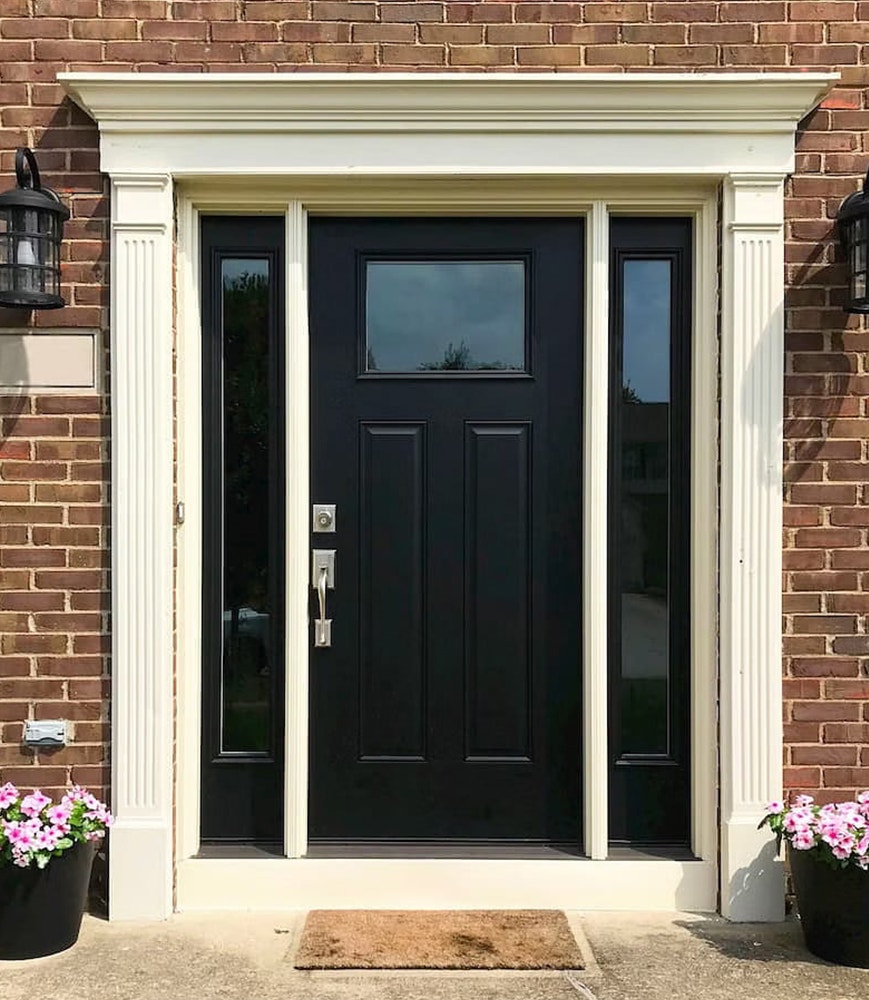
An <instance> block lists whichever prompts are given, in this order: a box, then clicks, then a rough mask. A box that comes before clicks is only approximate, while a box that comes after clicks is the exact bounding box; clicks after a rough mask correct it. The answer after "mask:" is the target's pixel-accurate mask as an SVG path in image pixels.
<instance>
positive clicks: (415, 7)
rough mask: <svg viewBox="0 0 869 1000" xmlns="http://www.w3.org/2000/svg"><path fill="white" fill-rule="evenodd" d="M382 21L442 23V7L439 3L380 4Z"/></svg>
mask: <svg viewBox="0 0 869 1000" xmlns="http://www.w3.org/2000/svg"><path fill="white" fill-rule="evenodd" d="M380 19H381V20H382V21H409V22H410V23H411V24H419V23H422V22H423V21H443V20H444V7H443V4H441V3H425V2H422V3H420V2H417V3H381V4H380Z"/></svg>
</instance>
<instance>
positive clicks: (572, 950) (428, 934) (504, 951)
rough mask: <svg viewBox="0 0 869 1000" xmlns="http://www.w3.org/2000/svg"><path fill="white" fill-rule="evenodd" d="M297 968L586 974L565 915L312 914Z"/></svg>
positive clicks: (452, 912) (494, 912)
mask: <svg viewBox="0 0 869 1000" xmlns="http://www.w3.org/2000/svg"><path fill="white" fill-rule="evenodd" d="M295 966H296V968H297V969H581V968H582V956H581V955H580V951H579V948H578V947H577V944H576V941H575V940H574V937H573V934H571V932H570V927H569V926H568V924H567V918H566V917H565V916H564V914H563V913H562V912H561V911H560V910H312V911H311V913H309V914H308V919H307V920H306V921H305V927H304V930H303V931H302V937H301V941H300V943H299V949H298V952H297V954H296V960H295Z"/></svg>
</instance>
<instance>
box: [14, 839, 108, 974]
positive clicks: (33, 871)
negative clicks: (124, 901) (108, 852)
mask: <svg viewBox="0 0 869 1000" xmlns="http://www.w3.org/2000/svg"><path fill="white" fill-rule="evenodd" d="M94 854H95V851H94V845H93V844H83V843H78V844H76V845H75V846H74V847H71V848H69V850H67V851H64V852H63V853H62V854H60V855H58V856H57V857H54V858H52V859H51V860H50V861H49V862H48V864H47V865H46V867H45V868H41V869H40V868H36V867H29V868H17V867H15V866H14V865H3V866H2V867H0V959H6V960H10V959H21V958H40V957H41V956H43V955H53V954H55V953H56V952H58V951H64V950H65V949H67V948H70V947H72V945H74V944H75V942H76V941H77V940H78V932H79V929H80V928H81V918H82V914H83V913H84V908H85V903H86V902H87V892H88V882H89V881H90V875H91V867H92V866H93V861H94Z"/></svg>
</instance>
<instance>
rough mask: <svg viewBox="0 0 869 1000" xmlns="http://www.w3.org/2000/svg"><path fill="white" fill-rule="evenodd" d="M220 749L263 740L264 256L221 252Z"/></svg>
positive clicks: (266, 739)
mask: <svg viewBox="0 0 869 1000" xmlns="http://www.w3.org/2000/svg"><path fill="white" fill-rule="evenodd" d="M221 277H222V287H223V448H224V451H223V567H224V568H223V676H222V702H223V713H222V744H221V749H222V750H223V751H224V752H233V751H235V752H248V753H265V752H267V751H268V750H269V747H270V744H271V739H270V724H271V690H272V683H271V675H272V664H271V663H270V662H269V658H270V649H271V646H270V642H269V615H270V612H271V608H270V597H271V592H270V587H269V549H270V546H269V524H270V516H269V514H270V512H269V497H270V494H269V488H268V484H269V453H270V444H271V441H270V438H271V435H272V434H273V433H274V429H273V428H272V427H271V426H270V413H271V411H272V407H270V406H269V382H270V378H269V374H270V368H271V364H272V359H271V357H270V351H269V262H268V261H267V260H259V259H224V260H223V262H222V275H221Z"/></svg>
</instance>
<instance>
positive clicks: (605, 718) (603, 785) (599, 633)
mask: <svg viewBox="0 0 869 1000" xmlns="http://www.w3.org/2000/svg"><path fill="white" fill-rule="evenodd" d="M586 219H587V221H586V244H585V245H586V268H585V272H586V273H585V295H586V319H585V353H584V361H585V363H584V379H585V381H584V387H583V433H584V442H583V444H584V449H583V451H584V459H583V477H582V485H583V518H582V531H583V536H582V553H583V572H582V581H583V586H582V625H583V629H582V631H583V648H582V665H583V670H582V678H583V683H582V698H583V704H582V716H583V797H584V802H583V830H584V831H585V852H586V854H587V855H588V856H589V857H590V858H592V859H595V860H602V859H604V858H606V856H607V853H608V849H609V796H608V790H609V761H610V754H609V705H608V702H607V691H608V675H609V658H608V657H609V650H608V644H607V630H608V618H607V588H606V586H605V585H603V583H602V581H605V580H606V579H607V576H608V564H609V560H608V555H609V524H608V521H607V509H608V492H609V489H608V482H607V469H608V467H609V463H608V451H609V342H610V333H609V294H610V287H609V224H610V223H609V213H608V211H607V204H606V202H604V201H596V202H594V203H593V205H592V206H591V211H590V212H589V213H588V215H587V216H586ZM593 580H594V581H601V584H600V585H598V586H595V585H592V583H591V581H593Z"/></svg>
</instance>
